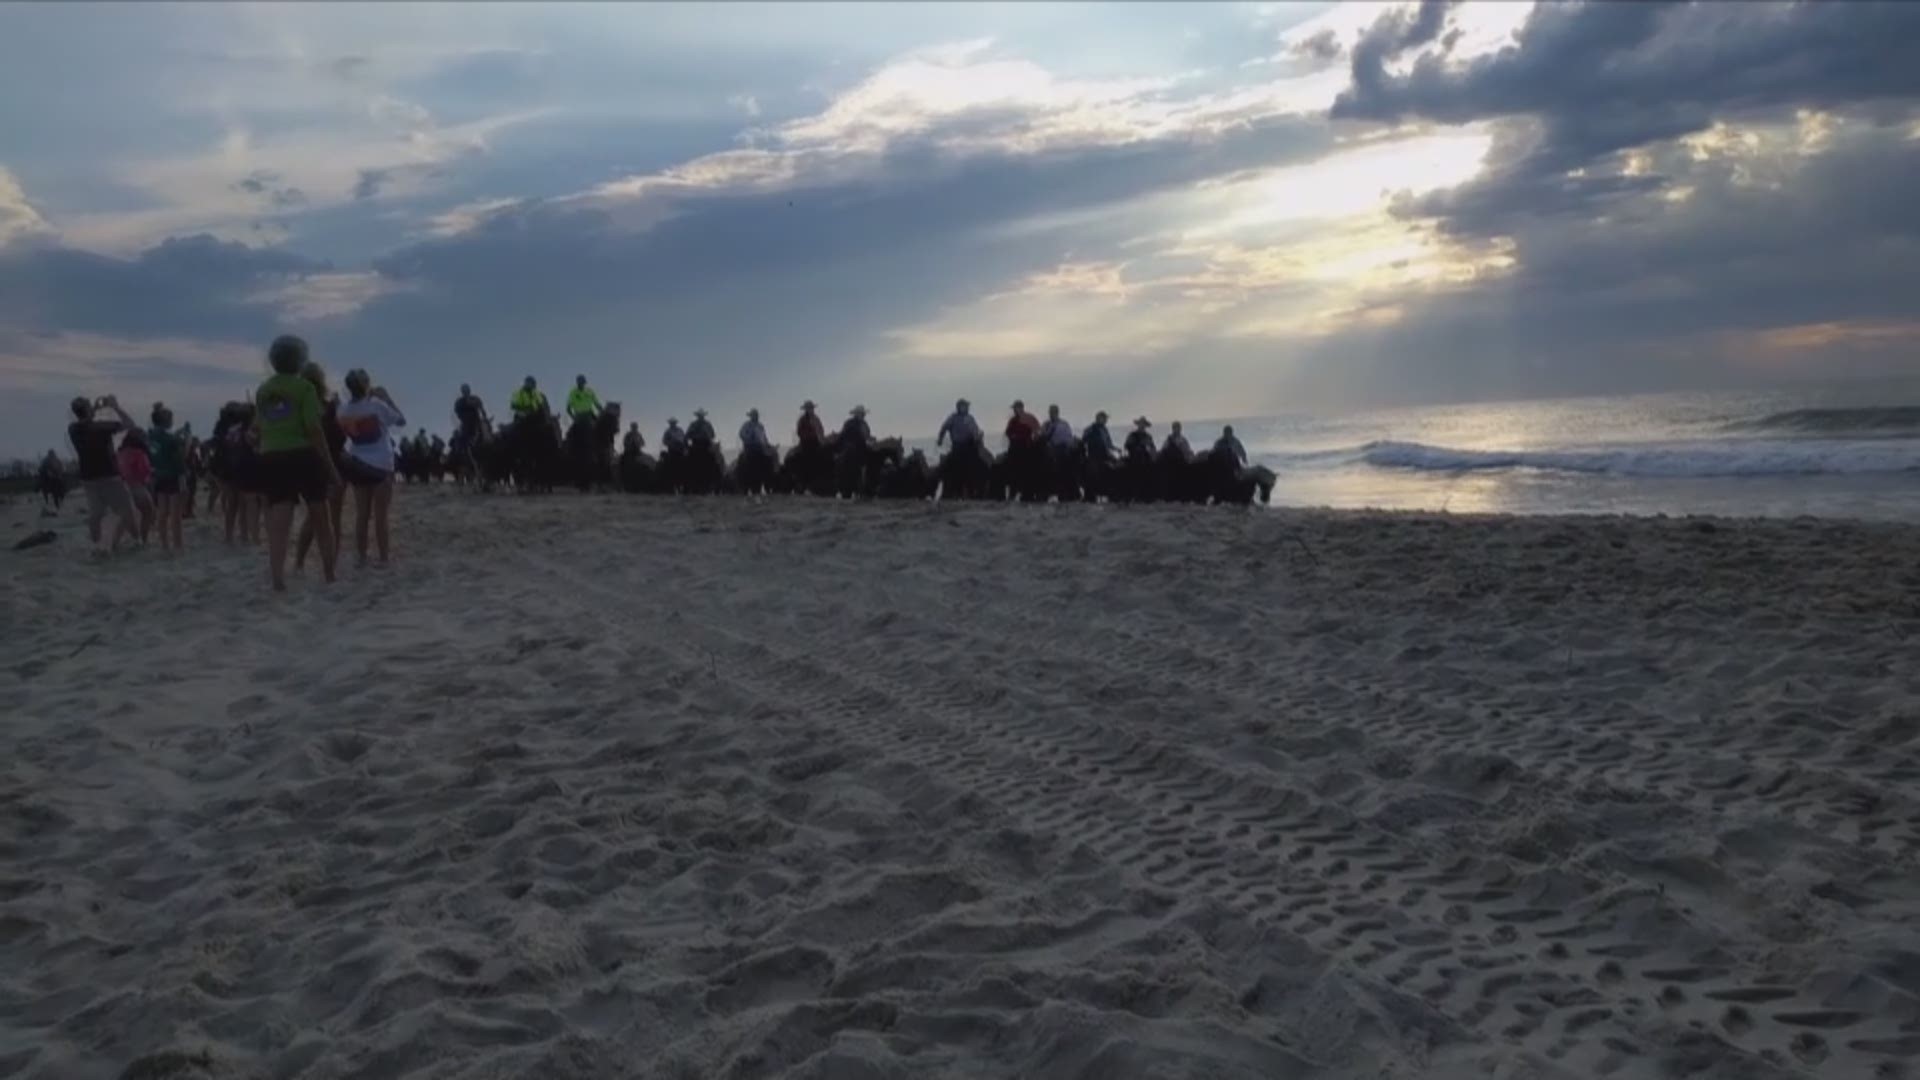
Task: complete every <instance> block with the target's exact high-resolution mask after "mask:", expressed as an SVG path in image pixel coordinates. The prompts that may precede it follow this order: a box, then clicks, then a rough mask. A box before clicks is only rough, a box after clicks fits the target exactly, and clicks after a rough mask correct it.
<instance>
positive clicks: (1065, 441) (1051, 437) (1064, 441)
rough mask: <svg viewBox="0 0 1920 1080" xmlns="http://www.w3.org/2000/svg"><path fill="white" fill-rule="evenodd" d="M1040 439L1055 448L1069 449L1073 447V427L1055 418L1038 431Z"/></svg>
mask: <svg viewBox="0 0 1920 1080" xmlns="http://www.w3.org/2000/svg"><path fill="white" fill-rule="evenodd" d="M1040 438H1041V439H1042V440H1043V441H1045V442H1050V443H1052V444H1053V445H1055V446H1059V447H1070V446H1072V445H1073V425H1072V424H1069V423H1067V422H1066V421H1065V420H1062V419H1060V418H1058V417H1055V418H1054V419H1052V420H1048V421H1047V423H1046V426H1045V427H1043V428H1041V429H1040Z"/></svg>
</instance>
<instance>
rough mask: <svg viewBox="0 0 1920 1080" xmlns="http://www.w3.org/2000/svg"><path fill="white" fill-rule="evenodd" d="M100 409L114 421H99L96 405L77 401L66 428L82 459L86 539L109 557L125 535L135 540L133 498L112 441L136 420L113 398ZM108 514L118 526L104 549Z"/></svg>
mask: <svg viewBox="0 0 1920 1080" xmlns="http://www.w3.org/2000/svg"><path fill="white" fill-rule="evenodd" d="M97 405H98V408H103V409H106V410H108V411H109V412H111V413H113V415H114V419H107V420H102V419H97V418H96V415H95V413H96V403H95V402H91V401H88V400H87V399H86V398H83V397H77V398H74V399H73V422H72V423H70V424H68V425H67V439H68V440H69V441H71V442H72V443H73V452H74V455H75V456H76V457H78V458H79V463H80V487H81V490H82V491H84V492H85V493H86V496H87V536H88V538H90V539H91V540H92V541H93V544H94V550H95V551H96V552H97V553H100V554H110V553H111V552H112V551H113V550H114V549H115V548H117V547H118V546H119V544H120V537H121V536H122V535H127V536H132V535H133V534H134V531H135V529H136V525H135V524H134V509H133V497H132V496H131V495H129V494H128V492H127V482H126V481H125V480H122V479H121V478H120V463H119V462H118V461H117V460H115V455H114V450H113V437H114V436H115V435H118V434H120V433H121V432H122V431H125V430H126V429H128V428H130V427H132V426H133V420H132V418H130V417H128V416H127V414H126V413H125V412H124V411H122V410H121V408H120V402H119V401H118V400H116V399H115V398H114V397H113V395H111V394H109V395H107V396H106V397H103V398H101V399H100V400H99V402H98V403H97ZM108 514H112V515H113V516H114V517H115V518H116V519H117V520H118V524H117V526H116V527H115V529H114V531H113V538H112V540H111V541H110V542H108V543H107V545H106V547H104V548H102V547H101V542H102V540H103V539H104V534H103V533H102V531H101V528H100V527H101V525H102V523H104V522H105V521H106V519H107V515H108Z"/></svg>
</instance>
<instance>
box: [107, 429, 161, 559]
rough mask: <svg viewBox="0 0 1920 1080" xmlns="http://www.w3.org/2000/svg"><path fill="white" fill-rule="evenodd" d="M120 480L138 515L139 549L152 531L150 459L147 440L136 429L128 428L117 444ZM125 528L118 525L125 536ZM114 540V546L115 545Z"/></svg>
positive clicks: (116, 538) (117, 540)
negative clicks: (124, 485)
mask: <svg viewBox="0 0 1920 1080" xmlns="http://www.w3.org/2000/svg"><path fill="white" fill-rule="evenodd" d="M119 463H120V479H121V480H122V481H124V482H125V483H126V485H127V493H128V494H129V495H132V496H133V505H134V507H135V508H136V509H138V510H139V511H140V532H139V540H140V543H141V545H142V546H145V544H146V542H147V534H148V533H149V532H151V531H152V530H153V459H151V458H149V457H148V456H147V436H146V433H145V432H143V431H141V430H140V429H139V428H137V427H136V428H129V429H128V430H127V434H126V437H125V438H123V439H121V440H120V462H119ZM126 531H127V526H126V523H125V522H122V523H121V526H120V532H122V533H125V532H126ZM119 539H120V538H119V537H118V536H116V537H114V542H115V543H118V542H119Z"/></svg>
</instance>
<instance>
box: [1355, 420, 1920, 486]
mask: <svg viewBox="0 0 1920 1080" xmlns="http://www.w3.org/2000/svg"><path fill="white" fill-rule="evenodd" d="M1802 411H1804V412H1826V411H1845V412H1857V411H1860V410H1802ZM1884 411H1888V412H1896V411H1904V410H1884ZM1916 412H1920V410H1916ZM1779 415H1782V416H1785V415H1791V414H1785V413H1783V414H1779ZM1358 457H1359V460H1361V461H1363V462H1365V463H1366V464H1368V465H1373V466H1375V467H1378V468H1386V469H1418V470H1425V471H1433V472H1467V471H1475V470H1489V469H1536V470H1542V471H1550V472H1566V473H1587V474H1592V473H1602V474H1611V475H1616V476H1665V477H1686V476H1805V475H1810V474H1820V473H1847V474H1855V473H1899V472H1910V471H1915V470H1920V446H1916V445H1915V444H1913V443H1910V442H1893V441H1881V442H1851V441H1840V440H1829V441H1824V442H1823V441H1818V440H1812V439H1793V440H1786V439H1778V440H1761V439H1753V440H1743V441H1738V442H1688V443H1648V444H1635V445H1630V446H1627V445H1622V446H1593V447H1581V448H1568V449H1549V450H1462V449H1455V448H1453V447H1447V446H1428V445H1426V444H1424V443H1415V442H1372V443H1368V444H1366V445H1365V446H1363V447H1361V448H1360V450H1359V453H1358Z"/></svg>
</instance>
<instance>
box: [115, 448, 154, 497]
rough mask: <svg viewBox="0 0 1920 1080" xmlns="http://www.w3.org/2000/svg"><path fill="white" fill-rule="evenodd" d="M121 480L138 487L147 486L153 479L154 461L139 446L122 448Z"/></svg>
mask: <svg viewBox="0 0 1920 1080" xmlns="http://www.w3.org/2000/svg"><path fill="white" fill-rule="evenodd" d="M120 479H122V480H125V481H126V482H127V483H129V484H133V485H135V486H137V487H145V486H147V481H149V480H151V479H153V461H152V459H150V458H148V457H147V452H146V451H145V450H142V449H140V448H139V447H137V446H123V447H121V448H120Z"/></svg>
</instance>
